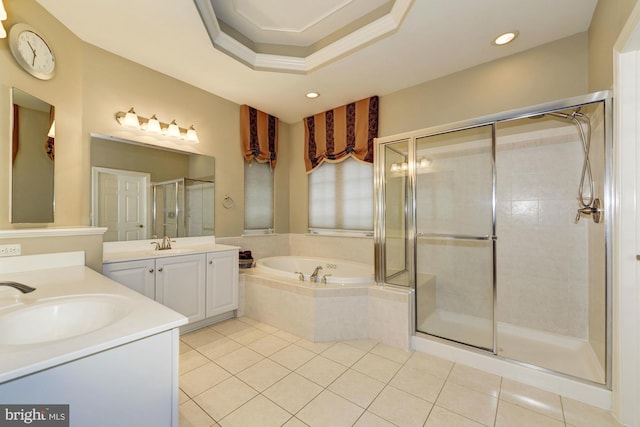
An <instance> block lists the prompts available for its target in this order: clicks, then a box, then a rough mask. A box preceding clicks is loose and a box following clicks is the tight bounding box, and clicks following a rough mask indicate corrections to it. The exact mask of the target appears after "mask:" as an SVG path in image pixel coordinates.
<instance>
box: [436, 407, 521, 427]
mask: <svg viewBox="0 0 640 427" xmlns="http://www.w3.org/2000/svg"><path fill="white" fill-rule="evenodd" d="M516 425H517V424H516ZM481 426H482V424H480V423H477V422H475V421H473V420H470V419H469V418H465V417H463V416H462V415H458V414H456V413H454V412H451V411H447V410H446V409H444V408H441V407H439V406H434V407H433V409H432V410H431V413H430V414H429V418H427V422H426V423H425V425H424V427H481Z"/></svg>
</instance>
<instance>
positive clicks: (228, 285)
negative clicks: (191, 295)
mask: <svg viewBox="0 0 640 427" xmlns="http://www.w3.org/2000/svg"><path fill="white" fill-rule="evenodd" d="M237 308H238V252H237V251H229V252H211V253H208V254H207V317H210V316H215V315H217V314H222V313H227V312H229V311H232V310H236V309H237Z"/></svg>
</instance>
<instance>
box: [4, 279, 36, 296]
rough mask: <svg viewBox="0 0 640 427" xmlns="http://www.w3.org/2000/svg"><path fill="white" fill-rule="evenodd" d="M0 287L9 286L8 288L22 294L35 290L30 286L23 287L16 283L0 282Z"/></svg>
mask: <svg viewBox="0 0 640 427" xmlns="http://www.w3.org/2000/svg"><path fill="white" fill-rule="evenodd" d="M0 286H9V287H10V288H14V289H17V290H19V291H20V292H22V293H23V294H28V293H29V292H33V291H35V290H36V288H32V287H31V286H27V285H23V284H22V283H18V282H0Z"/></svg>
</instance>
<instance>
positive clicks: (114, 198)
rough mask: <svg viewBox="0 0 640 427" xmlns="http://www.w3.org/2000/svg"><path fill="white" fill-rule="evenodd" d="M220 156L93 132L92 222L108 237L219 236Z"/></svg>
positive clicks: (121, 239) (135, 238) (121, 238)
mask: <svg viewBox="0 0 640 427" xmlns="http://www.w3.org/2000/svg"><path fill="white" fill-rule="evenodd" d="M214 176H215V159H214V158H213V157H210V156H205V155H202V154H194V153H190V152H185V151H176V150H171V149H167V148H163V147H158V146H152V145H148V144H142V143H138V142H133V141H128V140H123V139H120V138H114V137H109V136H104V135H98V134H92V135H91V225H94V226H98V227H107V232H106V233H105V235H104V241H105V242H111V241H126V240H140V239H153V238H162V237H163V236H169V237H194V236H213V235H214V231H215V230H214V218H215V214H214V199H215V182H214Z"/></svg>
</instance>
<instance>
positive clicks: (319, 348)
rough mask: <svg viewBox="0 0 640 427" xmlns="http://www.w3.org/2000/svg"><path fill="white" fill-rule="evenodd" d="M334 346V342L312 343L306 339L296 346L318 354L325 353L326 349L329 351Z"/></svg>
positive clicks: (297, 342)
mask: <svg viewBox="0 0 640 427" xmlns="http://www.w3.org/2000/svg"><path fill="white" fill-rule="evenodd" d="M334 344H335V342H334V341H329V342H312V341H308V340H305V339H304V338H302V339H301V340H299V341H296V345H297V346H298V347H302V348H304V349H305V350H309V351H313V352H314V353H316V354H320V353H322V352H323V351H325V350H326V349H328V348H329V347H331V346H332V345H334Z"/></svg>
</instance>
